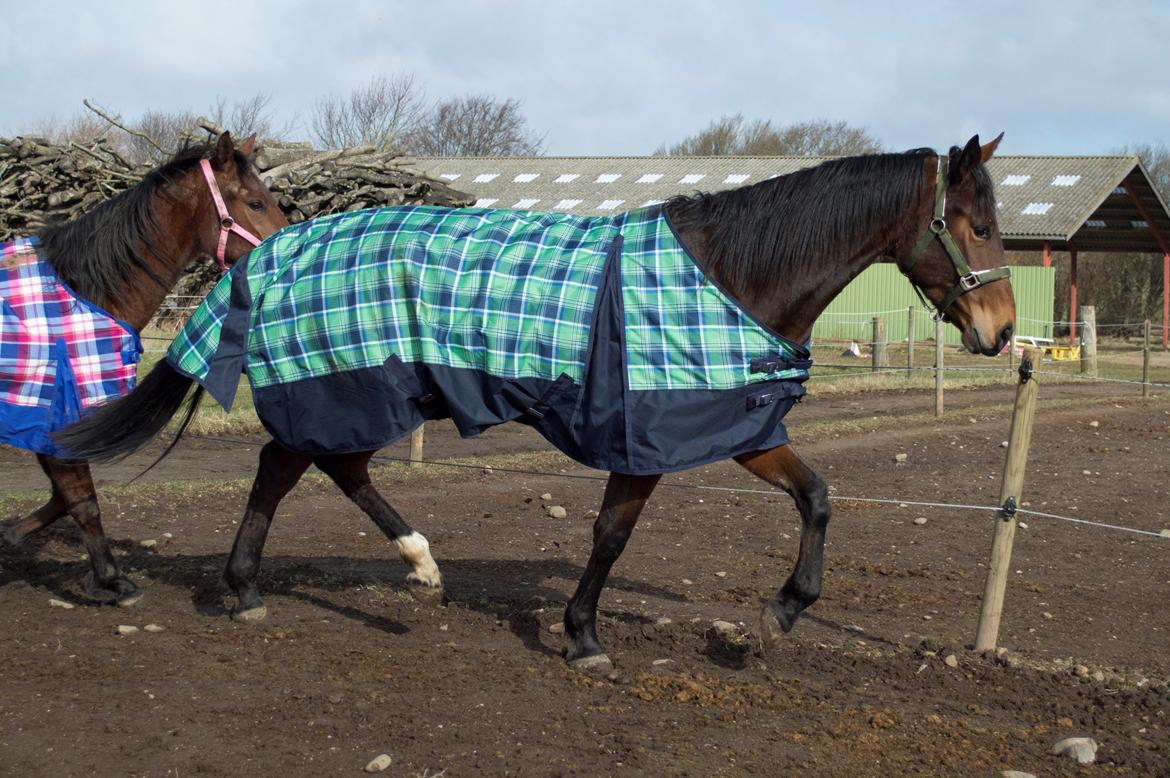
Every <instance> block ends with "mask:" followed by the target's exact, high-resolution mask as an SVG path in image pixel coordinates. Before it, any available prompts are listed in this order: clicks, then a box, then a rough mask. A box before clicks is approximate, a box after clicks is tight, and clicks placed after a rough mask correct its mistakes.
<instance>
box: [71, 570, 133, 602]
mask: <svg viewBox="0 0 1170 778" xmlns="http://www.w3.org/2000/svg"><path fill="white" fill-rule="evenodd" d="M84 589H85V596H86V597H88V598H89V599H91V600H94V601H96V602H98V603H101V604H102V605H119V606H121V607H124V608H129V607H130V606H131V605H133V604H134V603H136V602H138V601H139V600H141V599H142V590H141V589H139V588H138V587H137V586H135V585H134V583H133V582H132V581H131V580H130V579H129V578H124V577H119V578H115V579H113V580H112V581H110V582H109V583H108V584H99V583H98V582H97V579H96V578H95V576H94V574H93V571H90V573H89V574H88V575H86V577H85V587H84Z"/></svg>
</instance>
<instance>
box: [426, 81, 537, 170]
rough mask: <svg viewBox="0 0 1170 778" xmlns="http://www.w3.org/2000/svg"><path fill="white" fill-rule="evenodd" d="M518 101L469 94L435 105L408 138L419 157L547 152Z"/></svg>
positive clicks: (528, 154) (484, 155)
mask: <svg viewBox="0 0 1170 778" xmlns="http://www.w3.org/2000/svg"><path fill="white" fill-rule="evenodd" d="M526 125H527V120H526V119H525V118H524V114H522V113H521V112H520V103H519V102H518V101H517V100H511V99H509V100H503V101H500V100H497V99H495V98H493V97H490V96H488V95H468V96H466V97H458V98H454V99H451V100H444V101H442V102H440V103H438V104H436V105H435V106H434V108H432V109H431V110H430V112H429V113H428V114H427V115H426V117H425V118H424V119H423V121H422V122H420V123H419V124H418V126H417V127H416V128H415V129H414V131H412V132H411V133H410V134H409V135H408V136H407V139H406V149H407V151H408V152H409V153H411V154H417V155H420V156H435V157H453V156H474V157H490V156H534V155H538V154H542V153H543V152H544V136H538V135H536V134H534V133H533V132H531V131H530V130H529V129H528V128H527V126H526Z"/></svg>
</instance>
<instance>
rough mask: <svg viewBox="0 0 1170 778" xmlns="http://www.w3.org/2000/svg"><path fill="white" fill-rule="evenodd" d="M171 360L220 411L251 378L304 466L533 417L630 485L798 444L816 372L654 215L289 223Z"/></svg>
mask: <svg viewBox="0 0 1170 778" xmlns="http://www.w3.org/2000/svg"><path fill="white" fill-rule="evenodd" d="M167 359H168V361H169V362H170V363H171V364H172V365H173V366H174V367H175V368H176V369H177V370H179V371H180V372H182V373H184V374H186V375H188V376H191V377H192V378H194V379H196V380H197V381H199V382H200V383H201V384H202V385H203V386H204V387H205V388H207V389H208V390H209V392H210V393H211V394H212V396H213V397H215V399H216V400H217V401H219V402H220V403H221V404H222V405H224V406H225V407H230V405H231V402H232V399H233V397H234V393H235V389H236V386H237V382H238V379H239V375H240V373H241V371H243V372H246V373H247V375H248V378H249V380H250V382H251V385H252V391H253V395H254V399H255V402H256V409H257V412H258V414H259V415H260V418H261V420H262V421H263V423H264V424H265V426H266V427H267V428H268V429H269V431H270V432H272V434H273V435H274V436H275V437H276V439H277V440H279V441H280V442H281V443H283V444H284V445H286V446H288V447H289V448H291V449H293V450H297V451H302V452H304V453H309V454H318V453H325V452H329V453H342V452H346V451H358V450H370V449H376V448H380V447H382V446H384V445H386V444H388V443H390V442H392V441H393V440H395V439H397V438H398V437H401V436H402V435H404V434H406V433H407V432H409V431H410V430H411V429H413V428H414V427H416V426H417V425H418V424H420V423H422V421H424V420H425V419H431V418H444V417H450V418H452V419H453V420H454V421H455V423H456V425H457V426H458V427H459V430H460V432H461V433H462V434H463V435H464V436H470V435H476V434H478V433H479V432H480V431H482V430H483V429H486V428H488V427H490V426H493V425H495V424H499V423H501V422H504V421H512V420H517V421H523V422H525V423H529V424H531V425H532V426H534V427H536V428H537V429H538V430H539V431H540V432H541V433H542V434H544V435H545V437H546V438H548V439H549V440H550V441H551V442H552V443H553V444H554V445H556V446H557V447H558V448H560V449H561V450H562V451H564V452H565V453H567V454H569V455H570V456H573V457H574V458H576V459H578V460H579V461H582V462H584V463H585V464H588V465H592V466H595V467H599V468H602V469H607V470H615V471H619V472H629V473H648V472H666V471H668V470H674V469H681V468H685V467H691V466H694V465H696V464H702V463H704V462H709V461H713V460H716V459H722V458H726V457H728V456H731V455H733V454H736V453H739V452H741V451H746V450H752V449H754V448H765V447H769V446H772V445H779V444H780V443H783V442H785V441H786V440H787V437H786V433H785V431H784V427H783V424H782V422H781V418H782V417H783V415H784V413H785V412H786V411H787V410H788V409H789V408H790V407H791V405H792V403H793V402H794V401H795V400H796V399H797V398H799V397H800V395H802V394H803V391H804V390H803V386H802V385H801V383H800V382H802V381H803V380H804V379H805V378H807V376H808V373H807V370H808V367H809V366H810V364H811V362H810V360H809V359H808V351H807V349H806V348H805V347H804V346H801V345H800V344H796V343H793V342H791V341H788V340H786V339H785V338H783V337H781V336H780V335H778V334H777V333H775V332H772V331H771V330H769V329H768V328H766V327H765V326H763V325H762V324H760V323H759V322H757V321H755V320H754V319H753V318H752V316H751V315H750V314H748V313H747V312H746V311H744V310H743V309H742V308H740V307H739V305H737V304H736V303H735V301H734V300H732V299H731V298H730V297H729V296H728V295H727V294H725V293H724V292H723V291H722V290H721V289H720V288H719V287H718V286H717V285H716V284H715V283H714V282H713V281H712V280H711V279H710V278H708V277H706V276H705V275H704V274H703V272H702V271H701V270H700V269H699V267H698V266H697V265H696V264H695V262H694V261H693V259H692V258H691V257H690V256H689V254H688V253H687V251H686V249H685V248H684V246H683V245H682V243H681V242H680V241H679V239H678V237H677V236H676V235H675V233H674V231H673V229H672V227H671V225H670V223H669V221H668V220H667V218H666V216H665V214H664V212H663V210H662V208H661V207H658V206H653V207H648V208H643V209H640V210H636V211H630V212H627V213H621V214H616V215H613V216H606V217H582V216H575V215H569V214H553V213H538V212H528V211H506V210H489V209H475V208H470V209H446V208H438V207H430V206H413V207H400V208H385V209H371V210H363V211H354V212H347V213H341V214H336V215H332V216H327V217H323V218H319V219H315V220H313V221H309V222H304V223H302V224H298V225H294V226H291V227H288V228H285V229H284V230H281V231H280V232H278V233H277V234H275V235H273V236H271V237H269V238H268V240H266V241H265V242H264V243H263V244H262V245H261V246H260V247H258V248H257V249H256V250H254V251H253V252H252V253H251V254H250V255H249V256H248V257H247V259H246V261H244V262H241V263H239V264H237V265H236V267H234V268H233V270H232V272H231V274H230V275H228V276H226V277H225V278H224V279H222V280H221V281H220V283H219V284H218V285H217V286H216V287H215V289H214V290H213V291H212V292H211V294H210V295H209V296H208V298H207V299H206V300H205V301H204V302H203V304H202V305H200V307H199V308H198V309H197V310H196V312H195V313H194V315H193V316H192V317H191V319H190V320H189V322H188V323H187V325H186V326H185V327H184V328H183V330H182V331H181V332H180V333H179V335H178V337H177V338H176V339H175V341H174V343H173V344H172V345H171V348H170V350H169V352H168V355H167Z"/></svg>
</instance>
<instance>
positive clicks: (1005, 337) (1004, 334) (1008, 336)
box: [997, 324, 1015, 351]
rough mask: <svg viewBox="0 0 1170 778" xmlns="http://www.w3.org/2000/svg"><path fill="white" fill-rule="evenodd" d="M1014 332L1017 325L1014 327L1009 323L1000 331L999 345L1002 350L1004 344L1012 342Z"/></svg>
mask: <svg viewBox="0 0 1170 778" xmlns="http://www.w3.org/2000/svg"><path fill="white" fill-rule="evenodd" d="M1013 332H1015V327H1013V326H1012V325H1011V324H1009V325H1007V326H1006V327H1004V328H1003V329H1002V330H1000V331H999V343H998V344H997V345H998V346H999V350H1000V351H1002V350H1003V347H1004V346H1006V345H1007V344H1009V343H1011V341H1012V333H1013Z"/></svg>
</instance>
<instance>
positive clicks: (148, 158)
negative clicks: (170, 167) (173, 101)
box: [126, 108, 196, 164]
mask: <svg viewBox="0 0 1170 778" xmlns="http://www.w3.org/2000/svg"><path fill="white" fill-rule="evenodd" d="M195 120H196V116H195V114H193V113H191V112H189V111H159V110H156V109H154V108H148V109H147V110H146V112H145V113H143V114H142V118H140V119H139V120H138V121H137V122H135V124H134V129H136V130H138V131H139V132H141V133H142V134H143V135H146V136H148V137H149V138H150V139H151V140H153V141H154V143H155V144H157V145H158V146H159V147H161V148H162V151H159V149H158V148H156V147H155V146H154V145H152V144H151V143H150V141H148V140H147V139H146V138H142V137H136V136H133V135H130V136H127V139H126V143H127V150H128V154H129V159H130V160H131V161H133V162H150V163H152V164H158V163H160V162H162V161H164V160H165V159H167V158H169V157H170V156H171V155H172V154H174V153H175V151H176V150H177V149H178V148H179V147H180V146H182V145H183V144H184V143H185V142H186V139H187V133H188V132H190V130H191V128H192V127H194V126H195Z"/></svg>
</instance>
